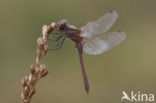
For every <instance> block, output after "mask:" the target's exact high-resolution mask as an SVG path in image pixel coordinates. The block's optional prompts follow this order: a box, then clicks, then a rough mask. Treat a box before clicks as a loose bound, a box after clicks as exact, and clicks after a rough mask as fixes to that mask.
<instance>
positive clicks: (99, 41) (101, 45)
mask: <svg viewBox="0 0 156 103" xmlns="http://www.w3.org/2000/svg"><path fill="white" fill-rule="evenodd" d="M125 38H126V34H125V33H124V32H123V31H115V32H111V33H107V34H105V35H101V36H96V37H92V38H85V39H84V41H83V50H84V52H85V53H87V54H90V55H98V54H101V53H103V52H105V51H107V50H109V49H111V48H113V47H115V46H117V45H119V44H120V43H121V42H122V41H123V40H124V39H125Z"/></svg>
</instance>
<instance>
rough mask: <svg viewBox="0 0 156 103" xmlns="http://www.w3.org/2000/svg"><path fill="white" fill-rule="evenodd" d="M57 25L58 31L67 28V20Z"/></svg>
mask: <svg viewBox="0 0 156 103" xmlns="http://www.w3.org/2000/svg"><path fill="white" fill-rule="evenodd" d="M58 25H59V28H60V29H64V28H65V27H66V26H67V20H61V21H60V22H58Z"/></svg>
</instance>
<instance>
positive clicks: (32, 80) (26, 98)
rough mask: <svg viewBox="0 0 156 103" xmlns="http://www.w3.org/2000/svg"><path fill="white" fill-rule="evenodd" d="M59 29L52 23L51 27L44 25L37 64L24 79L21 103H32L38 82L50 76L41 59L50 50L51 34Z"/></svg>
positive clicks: (38, 46) (37, 53)
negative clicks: (49, 37) (48, 42)
mask: <svg viewBox="0 0 156 103" xmlns="http://www.w3.org/2000/svg"><path fill="white" fill-rule="evenodd" d="M56 28H57V24H56V23H52V24H50V25H49V26H47V25H44V26H43V28H42V37H39V38H38V39H37V52H36V63H35V64H32V65H31V66H30V74H29V76H25V78H22V81H21V82H22V93H21V103H30V101H31V99H32V96H33V95H34V94H35V93H36V89H35V86H36V84H37V83H38V81H39V80H40V79H41V78H43V77H45V76H46V75H47V74H48V71H47V70H46V66H45V65H44V64H40V59H41V58H42V56H44V55H45V54H46V52H47V50H48V44H47V43H46V41H47V39H48V36H49V34H50V33H51V32H52V31H53V30H55V29H56Z"/></svg>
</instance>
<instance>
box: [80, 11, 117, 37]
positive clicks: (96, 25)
mask: <svg viewBox="0 0 156 103" xmlns="http://www.w3.org/2000/svg"><path fill="white" fill-rule="evenodd" d="M117 17H118V13H117V11H115V10H113V11H109V12H107V13H106V14H105V15H104V16H102V17H100V18H99V19H98V20H96V21H94V22H88V23H87V24H86V25H85V26H84V27H82V28H81V30H82V34H81V36H82V37H91V36H93V35H98V34H102V33H105V32H107V31H108V30H109V28H110V27H111V26H112V25H113V24H114V23H115V21H116V19H117Z"/></svg>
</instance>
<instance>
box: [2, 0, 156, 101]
mask: <svg viewBox="0 0 156 103" xmlns="http://www.w3.org/2000/svg"><path fill="white" fill-rule="evenodd" d="M111 9H115V10H117V11H118V13H119V18H118V20H117V22H116V23H115V25H114V26H113V27H112V28H111V29H110V31H114V30H118V29H121V30H124V31H125V32H126V34H127V39H126V40H125V41H124V42H122V43H121V45H119V46H118V47H116V48H113V49H111V50H110V51H108V52H105V53H103V54H102V55H99V56H91V55H86V54H84V63H85V67H86V71H87V74H88V78H89V82H90V93H89V96H87V95H86V93H85V91H84V85H83V80H82V75H81V68H80V63H79V58H78V55H77V52H76V50H75V48H74V45H73V43H72V42H71V41H70V40H68V39H66V41H65V43H64V45H63V47H62V49H60V50H58V51H50V52H48V54H47V55H46V56H45V57H44V58H42V61H41V63H43V64H46V66H47V68H48V70H49V72H50V73H49V75H48V76H46V77H45V78H43V79H42V80H41V81H40V82H39V84H38V85H37V93H36V95H35V96H34V97H33V100H32V103H121V101H120V100H121V96H122V90H125V91H127V92H128V93H129V92H130V91H132V90H133V91H135V92H137V91H141V93H147V94H148V93H153V94H156V83H155V79H156V46H155V44H156V39H155V38H156V0H1V1H0V28H1V29H0V47H1V49H0V101H1V103H18V102H20V93H21V87H20V86H21V78H22V77H24V76H25V75H28V73H29V66H30V65H31V64H33V63H35V53H36V39H37V37H39V36H41V28H42V26H43V25H44V24H50V23H51V22H53V21H59V20H61V19H67V20H68V22H69V23H70V24H73V25H75V26H77V27H81V26H84V25H85V24H86V23H87V22H88V21H92V20H96V19H97V18H99V17H100V16H103V15H104V13H106V12H107V11H108V10H111Z"/></svg>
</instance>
